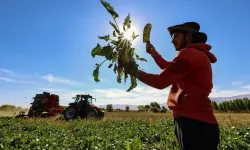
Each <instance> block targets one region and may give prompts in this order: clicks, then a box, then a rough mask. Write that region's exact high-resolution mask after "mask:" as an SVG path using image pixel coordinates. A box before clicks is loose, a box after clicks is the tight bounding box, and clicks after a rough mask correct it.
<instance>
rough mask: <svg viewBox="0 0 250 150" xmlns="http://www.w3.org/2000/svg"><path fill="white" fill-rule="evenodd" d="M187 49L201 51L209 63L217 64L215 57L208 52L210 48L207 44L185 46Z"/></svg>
mask: <svg viewBox="0 0 250 150" xmlns="http://www.w3.org/2000/svg"><path fill="white" fill-rule="evenodd" d="M187 48H195V49H198V50H200V51H203V52H205V53H206V54H207V56H208V58H209V59H210V62H211V63H215V62H217V58H216V57H215V55H214V54H213V53H211V52H210V50H211V48H212V46H210V45H208V44H204V43H196V44H190V45H188V46H187Z"/></svg>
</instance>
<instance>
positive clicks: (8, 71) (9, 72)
mask: <svg viewBox="0 0 250 150" xmlns="http://www.w3.org/2000/svg"><path fill="white" fill-rule="evenodd" d="M0 72H3V73H6V74H9V75H11V76H13V75H15V74H16V73H15V72H13V71H11V70H8V69H5V68H0Z"/></svg>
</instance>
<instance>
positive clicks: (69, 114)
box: [63, 106, 77, 121]
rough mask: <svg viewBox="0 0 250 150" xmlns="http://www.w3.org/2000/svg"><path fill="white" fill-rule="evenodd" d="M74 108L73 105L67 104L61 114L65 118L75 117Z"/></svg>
mask: <svg viewBox="0 0 250 150" xmlns="http://www.w3.org/2000/svg"><path fill="white" fill-rule="evenodd" d="M76 113H77V112H76V109H75V108H74V107H71V106H69V107H68V108H66V109H65V110H64V112H63V116H64V119H65V120H67V121H68V120H70V119H75V118H76Z"/></svg>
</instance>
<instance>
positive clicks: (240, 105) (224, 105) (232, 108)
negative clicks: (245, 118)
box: [212, 98, 250, 112]
mask: <svg viewBox="0 0 250 150" xmlns="http://www.w3.org/2000/svg"><path fill="white" fill-rule="evenodd" d="M212 106H213V109H214V111H215V112H250V100H249V99H248V98H243V99H234V100H229V101H223V102H221V103H216V102H215V101H212Z"/></svg>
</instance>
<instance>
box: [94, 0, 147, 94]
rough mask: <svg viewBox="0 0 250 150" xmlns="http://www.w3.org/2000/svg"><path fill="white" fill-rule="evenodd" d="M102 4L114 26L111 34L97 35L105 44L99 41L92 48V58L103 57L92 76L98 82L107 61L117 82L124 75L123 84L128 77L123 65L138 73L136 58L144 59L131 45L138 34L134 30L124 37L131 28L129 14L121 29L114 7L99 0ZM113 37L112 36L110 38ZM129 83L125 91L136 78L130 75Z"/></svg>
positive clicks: (133, 86) (132, 84)
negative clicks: (103, 65)
mask: <svg viewBox="0 0 250 150" xmlns="http://www.w3.org/2000/svg"><path fill="white" fill-rule="evenodd" d="M101 3H102V5H103V6H104V7H105V8H106V10H107V11H108V12H109V13H110V14H111V16H112V18H113V21H114V22H112V21H109V24H110V25H111V26H112V27H113V28H114V30H113V33H112V34H108V35H104V36H98V38H99V39H101V40H104V41H106V43H107V45H105V46H101V45H100V44H99V43H98V44H97V45H96V47H95V48H94V49H93V50H92V52H91V55H92V57H93V58H94V57H95V56H96V55H97V56H100V57H104V58H105V60H104V61H103V62H102V63H100V64H98V63H96V64H95V69H94V71H93V77H94V80H95V81H96V82H99V81H100V79H99V69H100V67H101V66H102V64H103V63H104V62H105V61H107V60H108V61H109V62H110V64H109V65H108V68H112V67H113V71H114V73H115V74H117V78H116V80H117V82H118V83H121V80H122V77H124V84H125V83H126V79H127V78H128V74H127V73H126V72H124V67H123V66H124V65H126V64H130V65H127V66H129V69H130V70H131V71H132V72H134V73H136V74H137V73H138V69H139V65H138V64H137V62H136V61H137V60H141V61H146V59H144V58H140V57H139V55H137V54H136V53H135V48H133V47H132V42H133V41H134V40H135V39H136V38H137V37H138V36H139V35H136V34H135V33H134V32H133V33H132V35H131V39H128V38H126V37H125V36H124V35H125V33H126V32H127V30H128V29H129V28H131V19H130V14H128V16H127V17H126V18H125V20H124V22H123V27H122V28H123V29H120V28H119V26H118V24H117V22H116V18H118V17H119V15H118V14H117V13H116V12H115V10H114V8H113V7H112V6H111V5H110V4H109V3H108V2H106V1H104V0H101ZM112 37H113V38H112ZM130 79H131V85H130V87H129V89H127V91H128V92H129V91H131V90H132V89H134V88H135V87H136V86H137V79H136V78H135V77H134V76H132V75H130Z"/></svg>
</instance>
